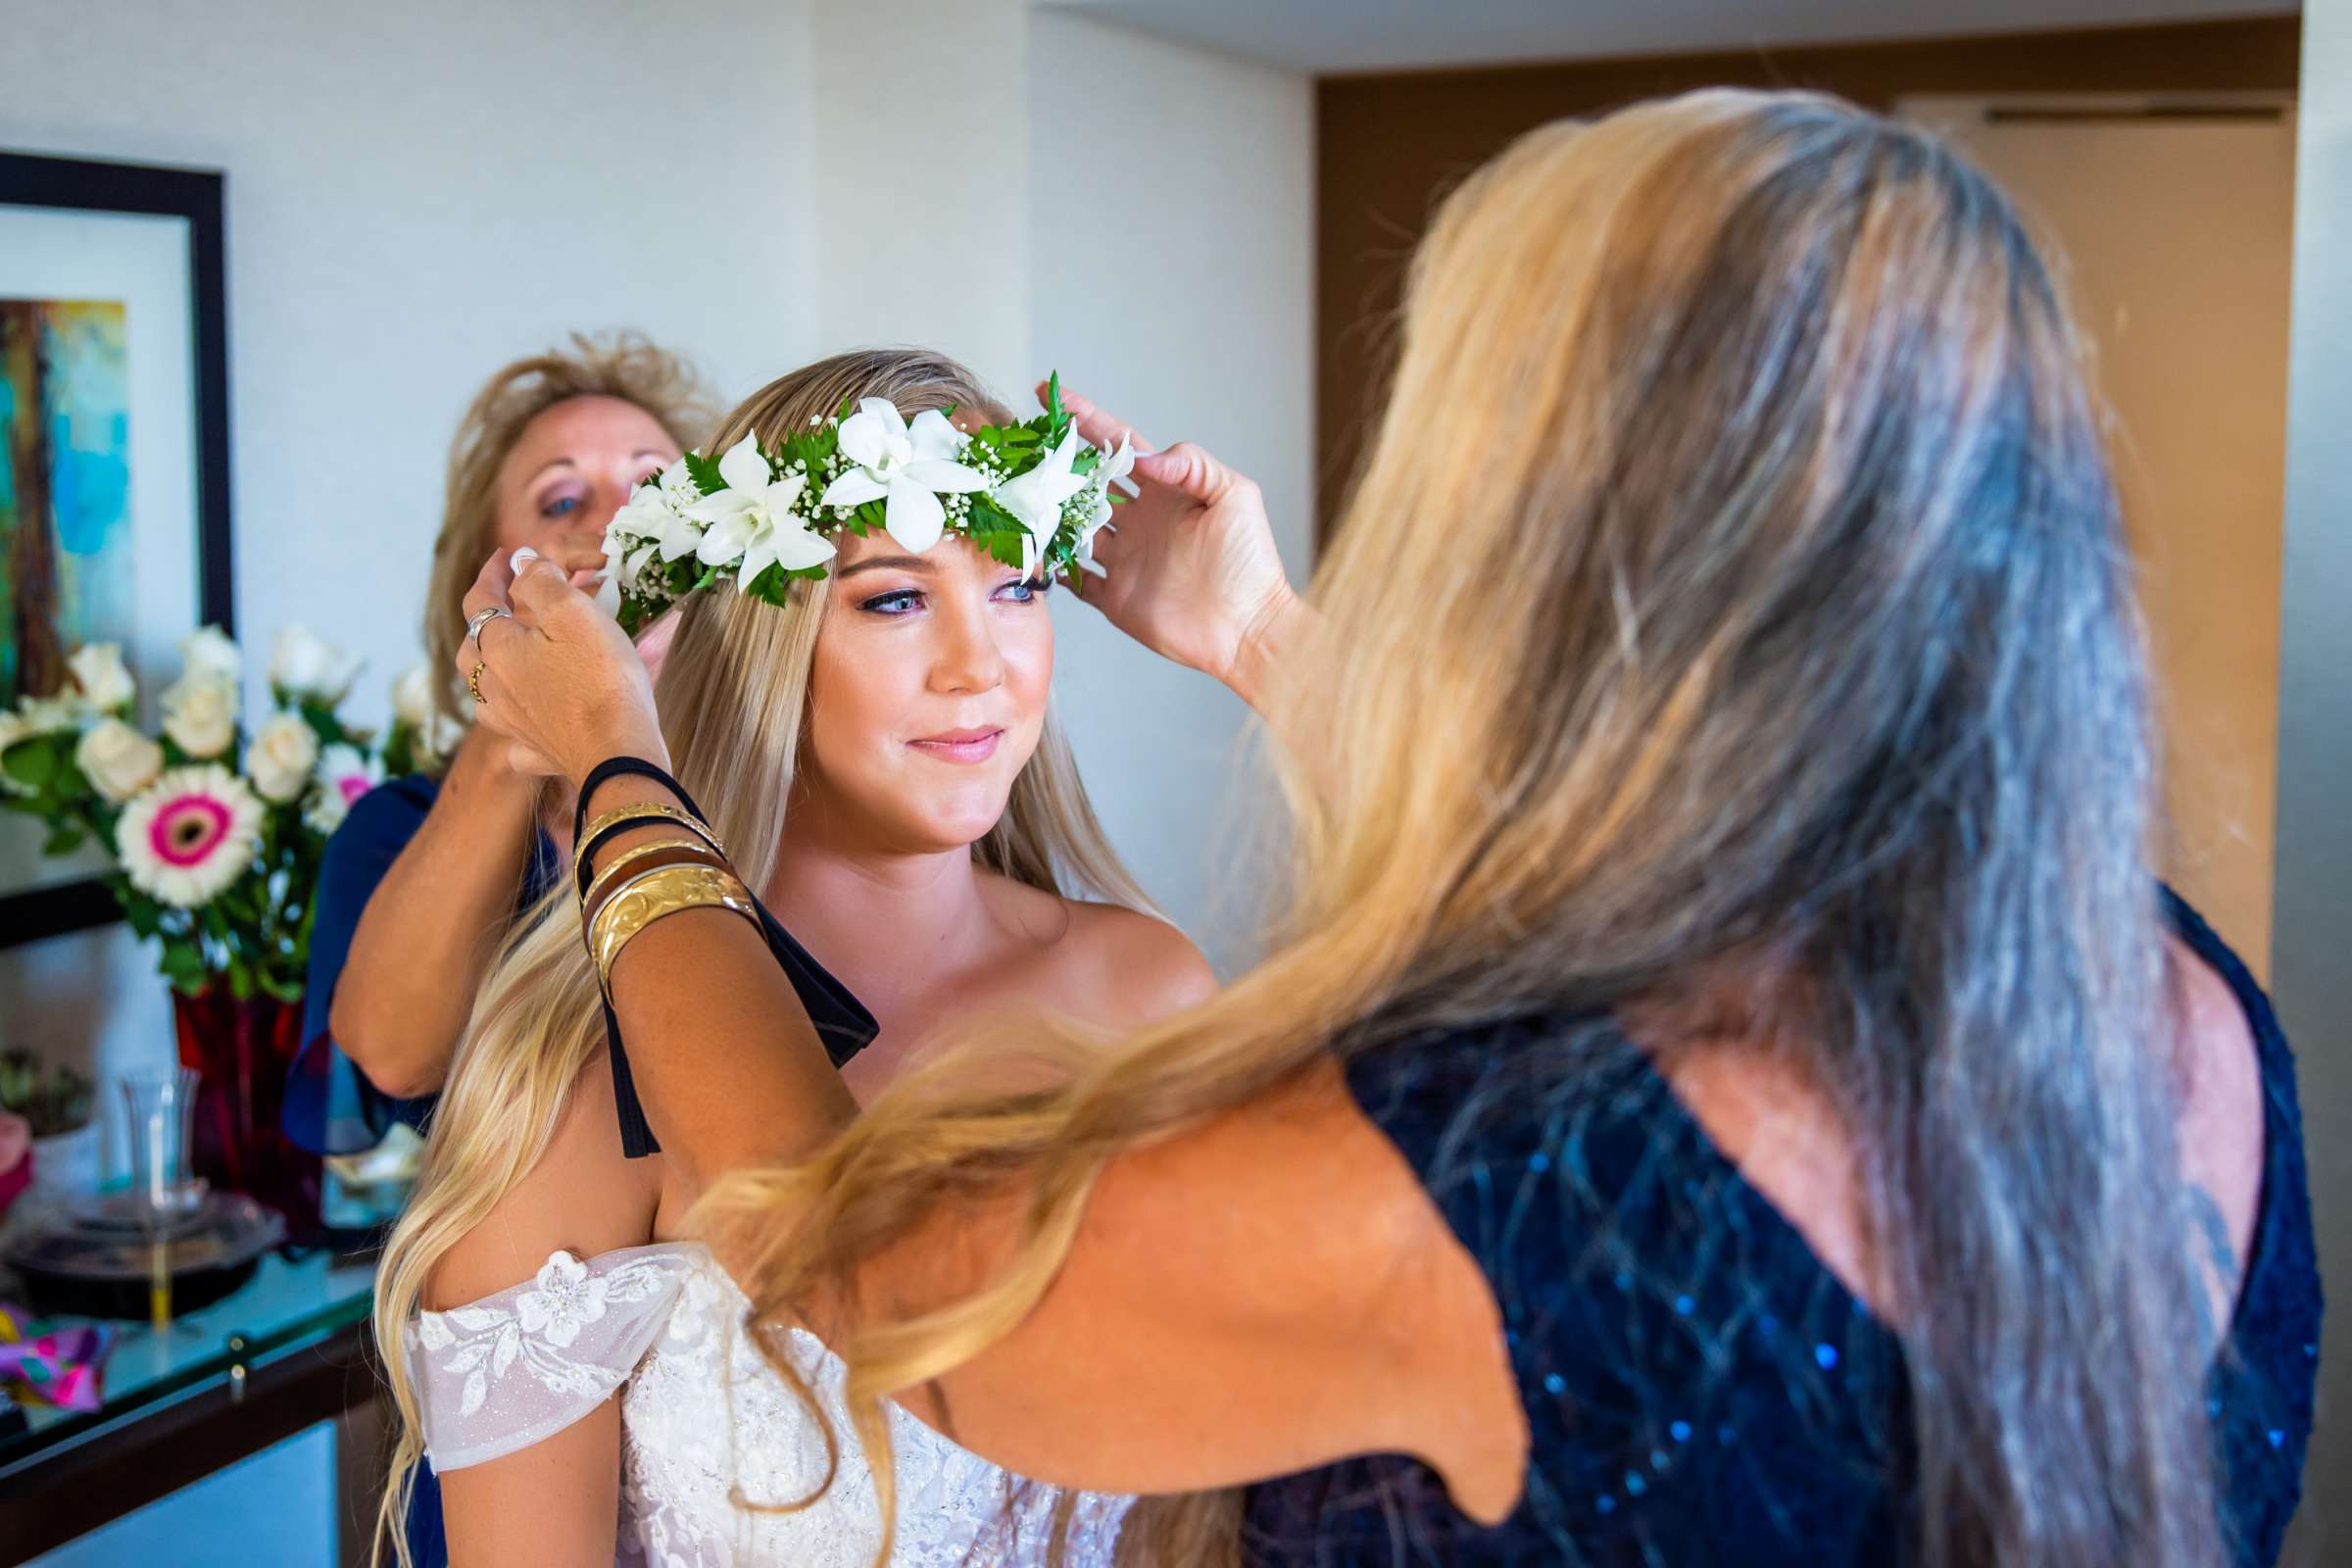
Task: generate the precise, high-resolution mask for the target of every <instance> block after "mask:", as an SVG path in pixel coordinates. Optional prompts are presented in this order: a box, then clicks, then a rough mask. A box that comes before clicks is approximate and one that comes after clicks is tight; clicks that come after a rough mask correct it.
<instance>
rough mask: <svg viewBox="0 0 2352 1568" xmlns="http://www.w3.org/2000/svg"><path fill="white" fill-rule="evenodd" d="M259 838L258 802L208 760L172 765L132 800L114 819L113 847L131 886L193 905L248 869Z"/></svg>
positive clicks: (182, 906)
mask: <svg viewBox="0 0 2352 1568" xmlns="http://www.w3.org/2000/svg"><path fill="white" fill-rule="evenodd" d="M261 836H262V803H261V801H260V800H259V799H258V798H257V797H256V796H255V795H254V793H253V791H252V790H250V789H248V788H246V786H245V782H244V781H243V780H242V779H240V778H238V777H237V775H236V774H234V773H231V772H230V771H229V770H228V769H227V768H225V767H222V766H221V765H220V764H219V763H216V762H206V763H200V764H197V765H193V766H189V767H175V768H172V769H170V770H169V771H167V772H166V773H165V774H164V775H163V776H162V777H161V778H158V779H157V780H156V781H155V782H154V783H153V784H150V785H149V786H148V787H147V788H146V789H145V790H143V791H141V792H140V793H139V794H138V795H137V796H135V797H133V798H132V800H131V802H130V804H129V805H127V806H125V807H124V808H123V816H122V819H121V820H120V821H119V822H117V823H116V824H115V851H116V853H117V854H118V855H120V856H121V857H122V858H123V871H124V873H125V874H127V875H128V876H129V878H130V885H131V886H132V887H135V888H137V889H138V890H139V891H140V892H142V893H144V894H146V895H148V896H149V897H150V898H153V899H155V900H157V901H159V902H160V903H164V904H169V905H171V906H172V907H174V908H179V909H192V908H195V907H197V906H198V905H201V904H206V903H209V902H211V901H212V900H213V899H215V898H217V897H219V896H220V894H221V892H222V891H223V890H224V889H226V888H227V886H228V885H229V884H230V883H231V882H234V881H235V880H236V879H237V878H238V877H240V876H242V875H244V874H245V868H246V867H247V866H249V865H251V864H252V863H253V853H254V849H255V847H256V846H258V845H259V844H260V842H261Z"/></svg>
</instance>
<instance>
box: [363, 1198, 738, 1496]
mask: <svg viewBox="0 0 2352 1568" xmlns="http://www.w3.org/2000/svg"><path fill="white" fill-rule="evenodd" d="M701 1256H702V1249H700V1248H698V1247H693V1246H688V1245H682V1244H677V1243H665V1244H662V1245H660V1246H655V1247H630V1248H623V1249H621V1250H618V1251H612V1252H602V1253H599V1254H598V1255H597V1256H595V1257H592V1258H590V1259H588V1260H587V1261H586V1262H582V1261H580V1259H578V1258H576V1257H574V1256H572V1255H571V1254H570V1253H569V1252H557V1253H556V1254H555V1255H554V1256H552V1257H550V1258H549V1259H548V1260H547V1264H546V1266H545V1267H543V1268H541V1269H540V1270H539V1274H538V1277H537V1278H535V1279H532V1280H529V1281H526V1282H524V1283H523V1284H520V1285H516V1286H515V1287H513V1288H512V1289H509V1290H504V1291H501V1292H499V1293H498V1294H497V1295H496V1296H489V1297H484V1298H483V1299H481V1300H478V1301H475V1302H472V1303H470V1304H468V1305H466V1306H457V1307H452V1308H450V1309H449V1310H448V1311H446V1312H418V1313H417V1316H416V1318H415V1319H414V1320H413V1321H412V1322H411V1323H410V1325H409V1334H408V1341H409V1343H408V1350H409V1358H410V1365H411V1367H412V1368H413V1369H414V1377H415V1380H416V1384H417V1397H418V1400H419V1402H420V1404H421V1405H422V1411H423V1419H424V1444H425V1451H426V1453H427V1454H428V1455H429V1456H430V1457H431V1459H432V1462H433V1469H434V1470H435V1471H436V1472H441V1471H449V1470H462V1469H464V1468H465V1467H466V1466H467V1465H475V1464H484V1463H487V1462H488V1461H490V1460H492V1459H497V1458H502V1457H504V1456H505V1455H507V1454H510V1453H514V1452H515V1451H516V1450H517V1449H520V1448H527V1447H529V1446H531V1445H532V1444H534V1443H538V1442H540V1441H541V1440H543V1439H546V1438H550V1437H553V1436H554V1435H555V1434H556V1433H558V1432H561V1431H563V1430H564V1428H565V1427H567V1426H569V1425H571V1424H572V1423H573V1422H574V1421H577V1420H579V1419H580V1418H581V1417H582V1416H584V1415H586V1414H588V1412H589V1411H591V1410H593V1409H595V1408H596V1407H597V1406H598V1405H599V1404H602V1403H603V1402H604V1401H605V1400H606V1399H607V1398H609V1397H612V1394H613V1390H615V1389H617V1388H619V1387H620V1385H621V1384H622V1382H623V1381H625V1380H626V1379H627V1377H628V1375H629V1373H630V1371H631V1370H632V1369H633V1368H634V1367H635V1366H636V1365H637V1362H638V1359H639V1357H641V1356H643V1355H644V1354H645V1350H646V1347H648V1346H649V1345H651V1344H652V1343H653V1341H654V1337H655V1336H656V1335H657V1334H659V1333H660V1332H661V1331H662V1323H663V1322H664V1321H665V1320H666V1319H667V1318H668V1316H669V1311H670V1306H671V1304H672V1303H673V1302H675V1301H676V1299H677V1297H678V1291H679V1288H680V1287H681V1285H682V1284H683V1283H684V1281H685V1279H686V1276H687V1274H688V1273H689V1272H690V1271H691V1270H692V1269H693V1267H694V1265H695V1263H696V1262H697V1260H698V1259H699V1258H700V1257H701Z"/></svg>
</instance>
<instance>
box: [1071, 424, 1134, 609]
mask: <svg viewBox="0 0 2352 1568" xmlns="http://www.w3.org/2000/svg"><path fill="white" fill-rule="evenodd" d="M1134 471H1135V443H1134V442H1133V441H1131V440H1129V439H1128V438H1127V437H1126V436H1125V435H1124V434H1122V435H1121V436H1120V437H1119V450H1118V451H1116V452H1113V453H1111V454H1109V455H1108V456H1106V457H1104V458H1103V460H1102V461H1101V462H1099V463H1097V464H1096V465H1095V467H1094V471H1093V472H1091V473H1089V474H1088V475H1087V476H1086V482H1087V483H1088V485H1090V486H1092V487H1093V488H1092V489H1091V490H1090V492H1089V499H1088V501H1087V512H1086V521H1085V522H1083V523H1081V524H1080V525H1079V528H1078V549H1077V550H1076V552H1075V553H1074V554H1073V555H1072V557H1071V559H1072V560H1073V561H1075V562H1076V563H1077V565H1078V569H1079V570H1081V571H1087V572H1092V573H1093V574H1094V575H1096V576H1098V577H1107V576H1109V575H1110V573H1109V571H1108V570H1106V569H1105V568H1104V567H1103V564H1102V563H1101V562H1099V561H1097V560H1096V559H1095V535H1097V534H1099V533H1101V532H1102V531H1103V529H1104V528H1105V527H1108V526H1109V523H1110V510H1111V509H1110V487H1111V486H1112V485H1113V484H1116V483H1117V482H1118V481H1120V480H1122V479H1125V478H1126V477H1127V476H1128V475H1129V474H1131V473H1133V472H1134ZM1128 488H1129V490H1130V491H1132V490H1133V489H1134V486H1133V485H1132V484H1130V485H1129V486H1128ZM1111 532H1113V533H1116V532H1118V530H1117V529H1116V528H1112V529H1111Z"/></svg>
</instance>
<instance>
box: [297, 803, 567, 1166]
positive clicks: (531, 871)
mask: <svg viewBox="0 0 2352 1568" xmlns="http://www.w3.org/2000/svg"><path fill="white" fill-rule="evenodd" d="M440 793H441V785H440V782H439V781H438V780H437V779H434V778H431V777H429V776H428V775H426V774H422V773H413V774H410V775H409V776H408V777H406V778H397V779H394V780H392V781H391V782H390V783H388V784H382V785H378V786H377V787H376V788H374V789H372V790H369V791H368V793H367V794H365V795H363V796H361V797H360V798H359V799H358V800H357V801H354V802H353V803H352V807H351V810H350V811H349V812H348V813H347V814H346V815H345V816H344V818H343V824H342V826H340V827H338V828H336V829H335V831H334V835H333V836H332V837H331V838H329V839H328V840H327V841H326V854H325V856H324V858H322V859H321V860H320V862H319V891H318V894H317V896H316V897H315V898H314V899H313V900H312V904H311V966H310V976H309V980H308V983H307V984H306V986H305V988H304V991H303V1002H302V1051H301V1053H300V1054H298V1055H296V1056H295V1058H294V1066H293V1069H292V1070H291V1071H290V1072H289V1073H288V1074H287V1077H286V1098H285V1102H284V1107H283V1109H282V1110H281V1111H280V1112H279V1120H280V1124H281V1125H282V1126H283V1127H284V1129H285V1134H286V1136H287V1137H288V1138H290V1139H292V1140H293V1141H294V1142H295V1143H296V1144H297V1145H299V1146H300V1147H302V1148H304V1149H307V1150H309V1151H310V1152H312V1153H314V1154H356V1153H359V1152H362V1151H364V1150H368V1149H373V1148H374V1147H375V1146H376V1145H377V1144H379V1143H381V1142H383V1138H384V1134H386V1133H388V1132H390V1131H391V1130H392V1124H393V1123H395V1122H401V1123H404V1124H406V1125H408V1126H410V1127H413V1128H416V1129H417V1130H418V1131H422V1130H423V1128H424V1123H425V1119H426V1118H427V1117H428V1116H430V1115H431V1114H432V1109H433V1103H434V1101H435V1100H436V1099H438V1098H439V1097H437V1096H433V1095H427V1096H424V1097H423V1098H421V1099H418V1100H400V1099H397V1098H395V1097H393V1096H391V1095H387V1094H385V1093H384V1092H383V1091H382V1090H380V1089H378V1088H376V1087H375V1085H373V1084H371V1083H369V1082H368V1076H367V1074H365V1073H363V1072H361V1071H360V1070H359V1068H357V1067H355V1066H354V1065H352V1061H351V1058H350V1057H348V1056H346V1055H344V1054H343V1052H342V1048H341V1047H339V1046H337V1045H336V1044H335V1039H334V1035H333V1034H332V1033H331V1032H330V1031H329V1030H328V1028H327V1017H328V1014H329V1012H330V1011H331V1009H332V1008H333V1006H334V1001H335V984H336V982H337V981H339V980H340V979H342V977H343V966H344V964H345V963H347V962H348V961H350V958H351V939H352V937H353V936H354V935H356V934H357V933H358V931H359V929H360V916H361V915H362V914H364V913H365V912H367V908H368V900H369V899H372V898H374V897H375V890H376V889H377V888H378V887H379V886H381V885H382V884H383V880H384V878H385V877H386V876H388V875H389V874H390V873H391V870H392V862H393V861H395V860H397V859H399V858H400V857H401V852H403V851H404V850H406V849H407V848H408V847H409V842H410V841H411V840H412V839H414V838H416V837H417V833H418V832H419V831H421V830H422V829H423V827H424V819H425V817H426V816H427V815H428V814H429V813H430V812H431V811H432V809H433V802H434V800H435V799H436V798H437V797H438V796H439V795H440ZM557 874H558V866H557V864H556V847H555V846H554V845H553V844H551V843H549V842H548V838H547V835H546V834H544V833H542V834H540V835H539V836H538V843H537V845H536V847H535V848H534V849H533V851H532V855H531V859H530V863H529V865H528V866H527V867H525V870H524V876H523V881H522V885H521V886H520V887H519V888H518V889H517V890H516V903H515V907H516V908H518V909H519V908H521V907H523V906H525V905H527V904H530V903H531V902H532V901H534V900H536V899H537V898H538V897H539V896H540V895H541V894H543V893H545V892H546V891H547V890H548V888H549V887H551V886H552V885H553V884H554V881H555V878H556V876H557Z"/></svg>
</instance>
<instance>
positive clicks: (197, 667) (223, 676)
mask: <svg viewBox="0 0 2352 1568" xmlns="http://www.w3.org/2000/svg"><path fill="white" fill-rule="evenodd" d="M179 659H180V663H181V666H182V670H183V673H186V674H189V675H202V676H206V677H208V678H210V679H213V680H235V679H237V678H238V677H239V676H241V675H243V674H244V673H245V656H244V655H243V654H241V653H239V652H238V651H237V645H236V644H235V643H233V642H231V641H230V640H229V637H228V633H226V632H224V631H222V630H221V628H220V627H218V626H199V627H197V628H196V629H195V630H194V631H192V632H190V633H188V634H187V635H186V636H185V637H182V638H181V639H180V640H179Z"/></svg>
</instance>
